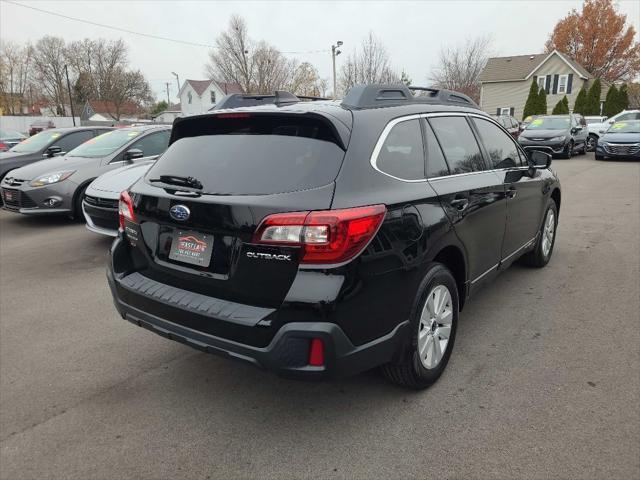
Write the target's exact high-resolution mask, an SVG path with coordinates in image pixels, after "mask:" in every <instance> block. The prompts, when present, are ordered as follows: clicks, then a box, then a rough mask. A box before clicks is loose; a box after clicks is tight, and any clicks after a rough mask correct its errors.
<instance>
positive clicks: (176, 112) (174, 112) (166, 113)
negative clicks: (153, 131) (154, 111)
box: [153, 103, 182, 123]
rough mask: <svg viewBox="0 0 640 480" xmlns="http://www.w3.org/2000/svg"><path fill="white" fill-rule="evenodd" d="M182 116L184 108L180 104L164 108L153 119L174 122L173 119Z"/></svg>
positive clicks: (158, 121)
mask: <svg viewBox="0 0 640 480" xmlns="http://www.w3.org/2000/svg"><path fill="white" fill-rule="evenodd" d="M181 116H182V110H181V107H180V104H179V103H178V104H176V105H171V106H169V108H167V109H166V110H163V111H162V112H160V113H159V114H158V115H156V116H155V117H153V121H154V122H156V123H173V121H174V120H175V119H176V118H178V117H181Z"/></svg>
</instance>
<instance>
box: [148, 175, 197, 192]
mask: <svg viewBox="0 0 640 480" xmlns="http://www.w3.org/2000/svg"><path fill="white" fill-rule="evenodd" d="M149 181H150V182H160V183H164V184H167V185H179V186H181V187H190V188H194V189H196V190H202V189H203V188H204V187H203V186H202V182H201V181H200V180H198V179H197V178H193V177H179V176H177V175H160V177H159V178H151V179H149Z"/></svg>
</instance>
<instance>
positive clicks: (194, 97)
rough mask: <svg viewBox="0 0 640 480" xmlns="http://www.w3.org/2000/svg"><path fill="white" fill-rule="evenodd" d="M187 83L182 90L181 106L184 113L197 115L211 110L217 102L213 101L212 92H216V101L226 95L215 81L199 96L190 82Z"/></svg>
mask: <svg viewBox="0 0 640 480" xmlns="http://www.w3.org/2000/svg"><path fill="white" fill-rule="evenodd" d="M185 83H186V84H185V85H184V87H183V88H182V90H181V91H180V108H181V109H182V114H183V115H197V114H199V113H205V112H207V111H209V109H210V108H211V107H213V105H214V104H215V103H214V102H212V101H211V92H215V100H216V102H218V101H220V99H221V98H222V97H224V95H225V94H224V92H222V90H220V89H219V88H218V86H217V85H216V84H215V82H211V84H210V85H209V86H208V87H207V88H206V89H205V91H204V92H203V93H202V96H199V95H198V94H197V93H196V91H195V90H194V89H193V87H192V86H191V85H190V84H189V83H188V82H185ZM189 93H191V103H189Z"/></svg>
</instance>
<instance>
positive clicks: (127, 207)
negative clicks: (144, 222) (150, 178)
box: [118, 190, 136, 232]
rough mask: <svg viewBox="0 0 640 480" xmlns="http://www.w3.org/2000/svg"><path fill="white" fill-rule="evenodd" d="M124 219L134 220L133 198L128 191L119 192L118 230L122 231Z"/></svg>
mask: <svg viewBox="0 0 640 480" xmlns="http://www.w3.org/2000/svg"><path fill="white" fill-rule="evenodd" d="M125 219H127V220H129V221H131V222H135V221H136V214H135V213H134V211H133V200H131V195H129V192H128V191H126V190H125V191H124V192H121V193H120V201H119V202H118V220H119V224H120V231H121V232H124V223H125Z"/></svg>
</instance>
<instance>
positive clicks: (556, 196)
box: [551, 187, 562, 215]
mask: <svg viewBox="0 0 640 480" xmlns="http://www.w3.org/2000/svg"><path fill="white" fill-rule="evenodd" d="M551 198H553V200H554V201H555V202H556V207H557V209H558V215H559V214H560V201H561V199H562V194H561V193H560V189H559V188H557V187H556V188H554V189H553V191H552V192H551Z"/></svg>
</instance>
